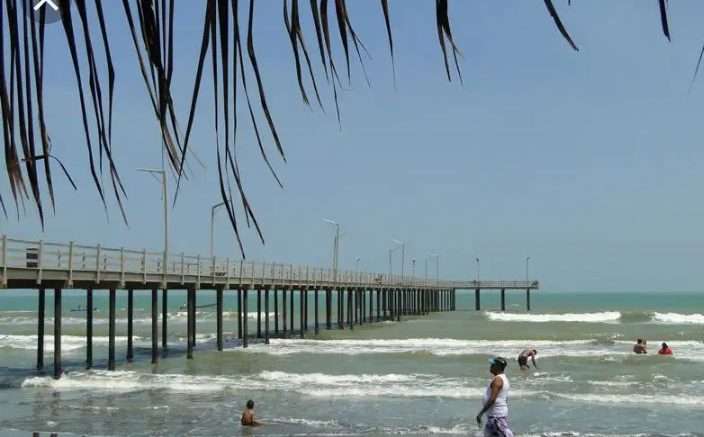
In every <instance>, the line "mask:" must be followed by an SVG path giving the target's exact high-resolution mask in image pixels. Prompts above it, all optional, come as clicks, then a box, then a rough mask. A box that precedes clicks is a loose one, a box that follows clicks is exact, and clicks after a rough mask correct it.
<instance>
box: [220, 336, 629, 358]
mask: <svg viewBox="0 0 704 437" xmlns="http://www.w3.org/2000/svg"><path fill="white" fill-rule="evenodd" d="M528 347H532V348H536V349H538V351H539V357H549V356H580V357H581V356H593V355H599V354H609V353H615V352H618V351H616V350H615V349H614V348H613V347H611V349H614V350H610V349H609V348H608V345H601V344H597V343H595V341H594V340H569V341H552V340H458V339H452V338H410V339H366V340H361V339H360V340H294V339H271V341H270V344H269V345H264V344H256V345H252V346H250V347H249V348H248V349H247V350H246V352H248V353H252V352H254V353H266V354H272V355H290V354H298V353H308V354H341V355H360V354H401V353H410V354H432V355H436V356H452V355H456V356H459V355H497V354H498V355H502V356H506V357H514V356H517V355H518V354H519V353H520V352H521V351H522V350H523V349H525V348H528ZM232 350H235V351H242V349H240V348H236V349H232ZM621 352H622V353H623V354H625V353H627V352H628V349H627V348H624V350H623V351H621Z"/></svg>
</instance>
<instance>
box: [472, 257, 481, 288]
mask: <svg viewBox="0 0 704 437" xmlns="http://www.w3.org/2000/svg"><path fill="white" fill-rule="evenodd" d="M474 260H475V261H476V262H477V286H479V270H480V267H481V265H480V264H479V258H474Z"/></svg>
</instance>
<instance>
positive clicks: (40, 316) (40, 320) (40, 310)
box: [37, 288, 46, 370]
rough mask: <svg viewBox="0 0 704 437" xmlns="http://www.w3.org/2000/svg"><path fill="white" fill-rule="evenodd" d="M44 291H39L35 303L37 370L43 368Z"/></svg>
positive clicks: (42, 289)
mask: <svg viewBox="0 0 704 437" xmlns="http://www.w3.org/2000/svg"><path fill="white" fill-rule="evenodd" d="M45 299H46V290H44V288H40V289H39V296H38V300H39V302H38V303H37V305H38V306H37V370H42V369H43V368H44V314H45V311H46V305H45Z"/></svg>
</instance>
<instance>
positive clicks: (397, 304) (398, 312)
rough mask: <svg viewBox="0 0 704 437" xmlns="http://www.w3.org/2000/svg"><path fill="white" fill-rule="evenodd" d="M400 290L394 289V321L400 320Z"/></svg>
mask: <svg viewBox="0 0 704 437" xmlns="http://www.w3.org/2000/svg"><path fill="white" fill-rule="evenodd" d="M401 293H402V291H401V290H397V291H396V321H397V322H400V321H401V309H402V308H401V305H402V304H401Z"/></svg>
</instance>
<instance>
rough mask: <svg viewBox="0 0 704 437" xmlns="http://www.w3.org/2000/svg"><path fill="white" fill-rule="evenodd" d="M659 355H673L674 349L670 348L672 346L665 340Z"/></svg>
mask: <svg viewBox="0 0 704 437" xmlns="http://www.w3.org/2000/svg"><path fill="white" fill-rule="evenodd" d="M658 355H672V349H670V346H668V345H667V343H665V342H664V341H663V342H662V346H661V347H660V350H659V351H658Z"/></svg>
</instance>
